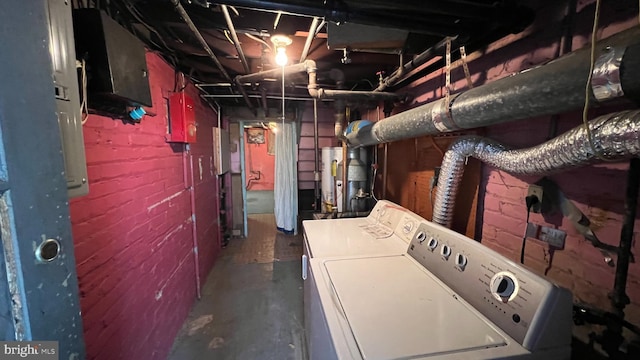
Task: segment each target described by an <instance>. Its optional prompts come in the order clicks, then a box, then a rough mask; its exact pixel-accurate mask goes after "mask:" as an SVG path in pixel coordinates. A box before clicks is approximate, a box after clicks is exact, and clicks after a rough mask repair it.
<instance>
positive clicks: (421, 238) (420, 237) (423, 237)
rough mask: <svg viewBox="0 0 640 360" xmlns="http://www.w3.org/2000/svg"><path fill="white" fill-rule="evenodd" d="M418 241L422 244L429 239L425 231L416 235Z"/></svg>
mask: <svg viewBox="0 0 640 360" xmlns="http://www.w3.org/2000/svg"><path fill="white" fill-rule="evenodd" d="M416 239H418V242H420V244H422V243H423V242H424V241H425V240H426V239H427V234H425V233H424V231H420V232H419V233H417V234H416Z"/></svg>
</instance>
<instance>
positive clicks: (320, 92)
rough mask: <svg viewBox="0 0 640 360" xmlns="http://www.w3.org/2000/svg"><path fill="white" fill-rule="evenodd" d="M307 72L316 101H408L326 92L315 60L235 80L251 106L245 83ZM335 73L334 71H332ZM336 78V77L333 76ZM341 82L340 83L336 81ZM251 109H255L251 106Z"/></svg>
mask: <svg viewBox="0 0 640 360" xmlns="http://www.w3.org/2000/svg"><path fill="white" fill-rule="evenodd" d="M305 71H306V72H307V73H308V75H309V85H308V86H307V89H308V91H309V95H310V96H311V97H313V98H316V99H353V100H359V99H360V100H372V101H373V100H376V101H379V100H389V101H392V100H395V101H402V100H405V99H406V97H407V96H406V95H403V94H394V93H387V92H374V91H350V90H325V89H322V88H318V84H317V80H316V72H317V67H316V62H315V61H313V60H305V61H304V62H301V63H298V64H294V65H289V66H284V67H280V68H275V69H271V70H267V71H261V72H257V73H253V74H247V75H239V76H236V78H235V83H236V84H237V85H238V88H239V89H240V91H241V92H242V96H243V97H244V98H245V101H246V102H247V103H248V104H249V96H248V94H247V93H246V91H245V90H244V88H243V87H242V84H243V83H253V82H258V81H260V80H263V79H266V78H276V77H281V76H283V73H284V76H287V75H291V74H297V73H301V72H305ZM332 73H333V71H332ZM333 76H335V75H333ZM336 82H339V81H336ZM250 108H253V107H252V106H250Z"/></svg>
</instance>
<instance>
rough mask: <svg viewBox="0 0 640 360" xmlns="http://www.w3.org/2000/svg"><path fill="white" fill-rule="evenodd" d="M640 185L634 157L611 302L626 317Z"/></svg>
mask: <svg viewBox="0 0 640 360" xmlns="http://www.w3.org/2000/svg"><path fill="white" fill-rule="evenodd" d="M639 187H640V159H638V158H634V159H631V161H630V162H629V172H628V173H627V190H626V196H625V201H624V218H623V220H622V231H621V232H620V245H619V247H618V262H617V264H616V274H615V280H614V285H613V293H612V294H611V296H610V298H611V303H612V305H613V308H614V313H615V314H616V315H617V316H619V317H620V318H621V319H624V308H625V306H626V305H628V304H629V296H628V295H627V292H626V288H627V275H628V273H629V260H630V258H631V246H632V245H633V230H634V229H633V228H634V225H635V220H636V209H637V207H638V189H639Z"/></svg>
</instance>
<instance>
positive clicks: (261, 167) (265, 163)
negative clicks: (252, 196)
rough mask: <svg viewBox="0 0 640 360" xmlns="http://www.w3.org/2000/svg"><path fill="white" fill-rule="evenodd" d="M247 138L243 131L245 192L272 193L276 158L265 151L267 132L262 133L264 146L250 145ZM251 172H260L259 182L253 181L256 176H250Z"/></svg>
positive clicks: (266, 148) (267, 140) (267, 139)
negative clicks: (245, 172) (245, 171)
mask: <svg viewBox="0 0 640 360" xmlns="http://www.w3.org/2000/svg"><path fill="white" fill-rule="evenodd" d="M248 138H249V137H248V135H247V132H246V131H245V133H244V143H245V151H244V158H245V160H244V164H245V167H246V170H247V175H246V179H247V183H246V185H247V186H248V188H247V190H267V191H269V190H270V191H273V184H274V181H275V173H276V157H275V155H269V152H268V151H267V150H268V146H269V130H265V131H264V141H265V143H264V144H250V143H249V142H248V141H247V140H248ZM274 139H275V138H274ZM273 146H274V149H275V144H273ZM250 166H251V167H250ZM251 170H253V171H260V180H255V179H257V177H258V175H257V174H251ZM250 179H254V180H250Z"/></svg>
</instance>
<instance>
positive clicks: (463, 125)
mask: <svg viewBox="0 0 640 360" xmlns="http://www.w3.org/2000/svg"><path fill="white" fill-rule="evenodd" d="M639 41H640V30H639V29H638V28H632V29H629V30H626V31H623V32H621V33H619V34H616V35H614V36H612V37H610V38H608V39H605V40H603V41H601V42H599V43H598V44H597V45H596V48H597V50H598V53H599V57H598V59H597V61H596V66H595V68H594V78H593V81H592V83H591V84H592V90H593V91H592V95H591V100H592V101H593V103H598V102H605V101H608V100H611V99H614V98H620V97H624V98H627V99H630V100H640V76H638V72H637V69H639V68H640V44H638V42H639ZM634 42H635V44H634V45H627V44H631V43H634ZM589 52H590V49H581V50H578V51H575V52H573V53H570V54H567V55H565V56H562V57H560V58H558V59H556V60H554V61H552V62H550V63H548V64H546V65H542V66H539V67H537V68H533V69H530V70H526V71H523V72H521V73H519V74H517V75H514V76H509V77H506V78H502V79H500V80H496V81H494V82H492V83H489V84H485V85H482V86H479V87H476V88H473V89H470V90H467V91H466V92H464V93H460V94H456V95H453V96H451V98H450V103H449V104H446V103H445V99H439V100H436V101H433V102H431V103H428V104H425V105H422V106H419V107H416V108H414V109H411V110H407V111H404V112H402V113H400V114H397V115H394V116H390V117H388V118H386V119H384V120H381V121H379V122H377V123H375V124H373V125H369V126H366V127H363V128H361V129H360V130H359V131H358V132H354V133H351V134H350V136H349V137H348V143H349V145H350V146H363V145H374V144H380V143H385V142H390V141H396V140H401V139H407V138H414V137H419V136H423V135H434V134H439V133H444V132H451V131H456V130H461V129H473V128H477V127H483V126H489V125H495V124H500V123H505V122H509V121H515V120H521V119H529V118H533V117H536V116H544V115H551V114H557V113H562V112H566V111H571V110H575V109H579V108H581V107H582V106H583V105H584V101H585V98H584V85H585V83H586V82H587V78H588V75H589V68H590V53H589Z"/></svg>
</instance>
